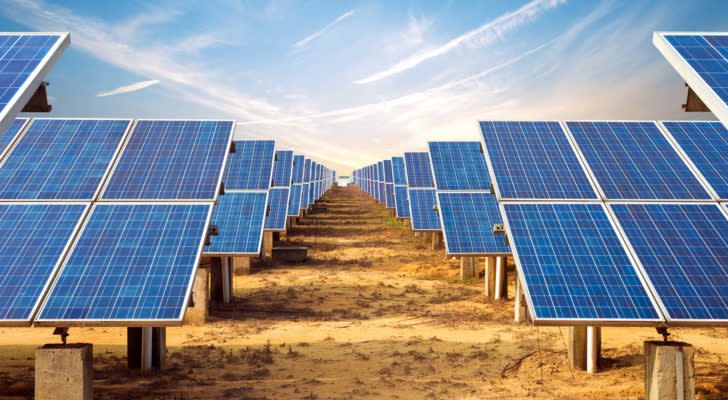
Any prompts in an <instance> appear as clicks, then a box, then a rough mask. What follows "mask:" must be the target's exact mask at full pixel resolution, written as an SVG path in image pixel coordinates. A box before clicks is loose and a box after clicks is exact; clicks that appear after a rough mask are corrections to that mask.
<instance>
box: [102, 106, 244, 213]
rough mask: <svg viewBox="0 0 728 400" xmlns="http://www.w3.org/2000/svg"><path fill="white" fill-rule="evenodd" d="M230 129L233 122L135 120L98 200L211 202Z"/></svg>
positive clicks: (218, 179)
mask: <svg viewBox="0 0 728 400" xmlns="http://www.w3.org/2000/svg"><path fill="white" fill-rule="evenodd" d="M234 128H235V123H234V121H191V120H190V121H186V120H138V121H137V122H136V124H135V125H134V128H133V129H132V132H131V134H130V136H129V139H128V140H127V142H126V144H125V145H124V149H123V150H122V153H121V156H120V157H119V159H118V161H117V162H116V164H115V165H114V169H113V171H112V172H111V177H110V178H109V180H108V182H107V183H106V186H105V188H104V191H103V193H102V194H101V198H102V199H103V200H211V201H212V200H215V199H216V198H217V195H218V193H219V192H220V183H221V181H222V171H223V168H224V167H225V162H226V160H227V158H228V152H229V149H230V142H231V140H232V135H233V131H234ZM226 187H227V185H226Z"/></svg>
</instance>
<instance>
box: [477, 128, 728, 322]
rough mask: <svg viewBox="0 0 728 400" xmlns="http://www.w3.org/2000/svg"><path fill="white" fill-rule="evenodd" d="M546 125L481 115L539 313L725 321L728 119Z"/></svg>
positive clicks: (547, 316)
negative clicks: (727, 135)
mask: <svg viewBox="0 0 728 400" xmlns="http://www.w3.org/2000/svg"><path fill="white" fill-rule="evenodd" d="M543 124H544V123H543V122H540V121H533V122H528V121H519V122H502V121H488V122H481V124H480V126H481V130H482V133H483V139H484V145H485V148H486V156H487V158H488V165H489V168H490V171H491V173H492V176H493V179H494V188H495V189H496V192H499V196H500V200H501V205H500V207H501V210H502V214H503V216H504V223H505V226H506V231H507V234H508V237H509V240H510V243H511V244H512V250H513V253H514V258H515V259H516V265H517V267H518V270H519V275H520V278H521V279H522V282H523V284H524V292H525V294H526V296H527V298H528V299H529V305H531V308H530V309H529V311H530V312H531V313H532V318H533V319H534V321H536V323H539V324H562V325H569V324H572V325H573V324H575V323H584V324H588V323H592V324H593V323H595V322H598V323H599V324H601V325H603V324H616V325H659V324H664V323H668V324H670V325H700V326H705V325H724V324H727V323H728V318H727V317H728V303H726V302H724V301H723V298H724V297H725V294H726V293H728V284H726V282H728V270H727V269H726V268H725V265H728V243H726V239H725V237H726V233H727V230H728V228H727V227H728V217H727V215H728V214H727V213H726V209H725V208H722V207H720V206H719V203H718V200H722V199H723V198H722V197H721V193H725V186H724V180H723V175H724V174H722V173H721V171H726V167H725V166H726V165H727V163H726V161H725V157H726V155H725V152H724V151H722V149H724V148H725V146H726V138H725V136H724V132H726V130H725V128H724V127H723V126H722V125H721V124H720V123H716V122H660V123H656V122H653V121H628V122H623V121H566V122H564V123H561V124H560V125H561V127H562V128H564V129H557V123H552V127H550V128H549V127H546V126H544V125H543ZM524 126H525V127H529V128H531V131H530V132H529V134H528V135H524V134H522V132H523V131H525V130H524V128H523V127H524ZM533 128H535V129H533ZM519 129H520V130H521V131H519ZM505 147H507V150H506V149H505ZM557 171H561V172H557ZM544 177H548V180H547V181H550V185H544V181H545V180H546V179H545V178H544ZM585 178H586V180H587V181H586V183H584V181H585ZM576 182H581V183H579V184H577V183H576ZM589 187H594V188H596V190H597V196H594V197H593V196H591V193H590V191H589V190H588V189H589ZM579 188H582V189H583V190H580V189H579ZM534 194H536V195H535V196H534ZM584 194H588V195H584Z"/></svg>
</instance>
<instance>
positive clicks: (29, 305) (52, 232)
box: [0, 203, 87, 326]
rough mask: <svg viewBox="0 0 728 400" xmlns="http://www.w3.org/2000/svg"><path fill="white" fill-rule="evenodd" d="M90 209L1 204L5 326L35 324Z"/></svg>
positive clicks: (0, 317) (1, 320)
mask: <svg viewBox="0 0 728 400" xmlns="http://www.w3.org/2000/svg"><path fill="white" fill-rule="evenodd" d="M86 208H87V206H86V205H85V204H78V203H77V204H63V203H54V204H43V203H32V204H28V203H13V204H0V237H2V238H3V240H2V241H0V325H6V326H27V325H29V324H30V319H31V318H32V316H33V314H34V313H35V310H36V309H37V307H38V305H39V302H40V298H41V296H42V295H43V292H44V290H45V288H46V285H48V284H49V283H50V280H51V278H52V277H53V271H55V269H56V268H58V265H59V264H60V263H61V260H62V257H63V255H64V254H65V251H66V249H67V247H68V246H69V245H70V242H71V239H73V235H74V232H76V230H77V229H78V227H79V225H80V223H81V219H82V218H83V215H84V214H85V211H86Z"/></svg>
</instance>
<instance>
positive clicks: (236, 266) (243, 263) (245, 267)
mask: <svg viewBox="0 0 728 400" xmlns="http://www.w3.org/2000/svg"><path fill="white" fill-rule="evenodd" d="M232 262H233V275H235V276H243V275H250V257H239V256H238V257H232Z"/></svg>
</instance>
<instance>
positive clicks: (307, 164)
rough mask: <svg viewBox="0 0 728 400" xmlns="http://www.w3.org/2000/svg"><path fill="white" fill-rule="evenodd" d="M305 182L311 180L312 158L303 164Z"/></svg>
mask: <svg viewBox="0 0 728 400" xmlns="http://www.w3.org/2000/svg"><path fill="white" fill-rule="evenodd" d="M303 182H304V183H309V182H311V160H310V159H308V158H307V159H306V162H305V163H304V164H303Z"/></svg>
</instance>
